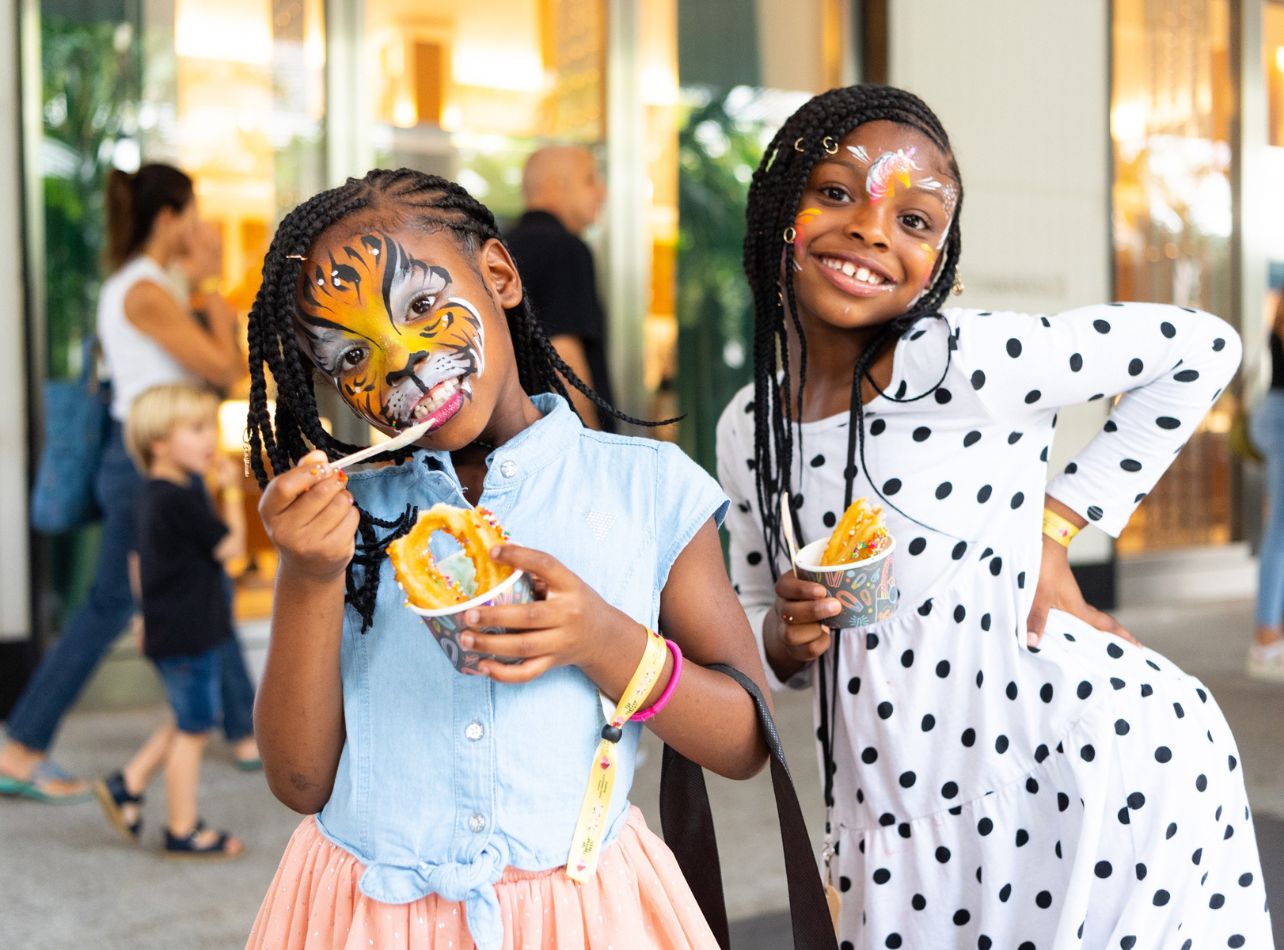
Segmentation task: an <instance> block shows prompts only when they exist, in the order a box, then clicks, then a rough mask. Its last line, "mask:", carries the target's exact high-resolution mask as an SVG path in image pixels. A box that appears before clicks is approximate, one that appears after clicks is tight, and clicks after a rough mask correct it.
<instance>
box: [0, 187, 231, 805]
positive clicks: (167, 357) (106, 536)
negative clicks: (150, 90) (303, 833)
mask: <svg viewBox="0 0 1284 950" xmlns="http://www.w3.org/2000/svg"><path fill="white" fill-rule="evenodd" d="M107 244H108V247H107V262H108V266H109V268H110V269H111V276H109V277H108V278H107V280H106V281H105V282H104V283H103V287H102V292H101V296H100V298H99V305H98V334H99V339H100V341H101V344H102V348H103V352H104V355H105V357H106V363H107V365H108V368H109V369H110V371H111V377H112V385H113V401H112V408H111V415H112V423H111V430H110V432H109V435H108V440H107V445H106V448H105V450H104V453H103V460H102V463H101V465H100V467H99V471H98V474H97V479H96V485H95V489H96V494H97V496H98V501H99V505H100V506H101V508H102V511H103V530H102V541H101V546H100V548H99V555H98V565H97V570H96V573H95V575H94V581H93V585H92V587H91V589H90V593H89V597H88V599H87V600H86V602H85V604H84V605H83V606H82V607H81V608H80V609H79V610H78V611H77V613H76V614H75V616H74V617H72V619H71V621H70V622H69V623H68V624H67V626H66V627H65V628H64V630H63V632H62V635H61V636H60V637H59V638H58V641H57V642H56V643H55V644H54V646H53V648H52V649H51V650H49V652H47V653H46V654H45V655H44V657H43V659H42V660H41V662H40V665H39V666H38V667H37V668H36V671H35V673H34V674H33V675H32V677H31V680H30V681H29V682H28V683H27V685H26V688H25V690H24V691H23V693H22V695H21V696H20V697H19V698H18V702H17V704H16V705H15V706H14V708H13V711H12V713H11V715H10V716H9V720H8V733H9V739H8V741H7V742H5V743H4V745H3V746H2V747H0V794H5V795H16V796H22V797H25V798H31V799H36V800H38V801H46V802H72V801H81V800H84V799H85V798H87V797H88V795H89V786H88V785H87V783H85V782H83V781H79V780H77V779H74V778H72V777H71V776H70V775H68V774H67V773H66V772H64V771H63V770H62V769H60V768H59V767H58V766H57V765H55V764H54V763H53V761H52V760H50V759H49V756H48V749H49V746H50V745H51V744H52V742H53V737H54V733H55V732H56V730H57V728H58V724H59V722H60V721H61V719H62V717H63V714H64V713H65V712H66V711H67V709H68V708H69V707H70V706H71V705H72V703H74V702H75V700H76V697H77V696H78V695H79V694H80V690H81V688H82V687H83V686H84V684H85V682H86V681H87V680H88V679H89V676H90V674H91V673H92V672H93V671H94V668H95V667H96V666H97V665H98V661H99V660H100V659H101V658H102V656H103V654H104V653H105V652H106V651H107V648H108V647H109V646H110V645H111V643H112V641H113V640H115V639H116V637H117V636H118V635H119V634H120V632H121V630H123V629H124V627H125V624H126V623H127V622H128V621H129V618H130V616H131V615H132V614H133V611H134V598H133V594H132V592H131V590H130V585H129V576H128V567H127V565H128V561H129V552H130V551H131V550H133V548H134V500H135V496H136V494H137V491H138V488H139V486H140V485H141V478H140V476H139V474H138V472H137V471H136V470H135V469H134V466H133V463H132V462H131V461H130V460H129V456H128V455H127V454H126V452H125V448H124V443H123V440H122V438H121V423H122V422H123V421H124V419H125V416H126V415H127V413H128V412H129V406H130V404H131V403H132V402H133V400H134V399H135V398H136V397H137V396H138V395H139V394H140V393H141V392H142V391H143V390H144V389H147V388H148V387H151V386H155V385H158V384H160V383H168V382H175V381H178V380H192V381H198V382H199V381H202V380H203V381H204V382H206V383H208V384H210V385H211V386H214V387H216V388H223V387H226V386H228V385H230V384H232V383H233V382H235V381H236V380H238V379H239V378H240V377H241V376H242V375H243V374H244V373H245V357H244V356H243V355H242V354H241V350H240V347H239V345H238V343H237V337H238V328H237V323H236V315H235V313H234V312H233V310H232V308H231V307H230V306H229V305H228V303H227V301H225V300H224V299H223V298H222V297H221V296H219V295H218V294H217V293H208V294H206V295H205V299H204V300H203V301H202V303H201V309H202V311H203V312H204V313H206V314H207V317H208V320H207V323H206V324H204V325H203V324H202V323H201V322H199V321H198V320H197V319H196V317H195V316H194V314H193V313H192V310H191V309H190V307H189V306H188V300H187V299H186V298H185V296H184V294H183V292H182V291H181V290H180V288H179V287H178V286H177V284H176V283H175V282H174V281H173V280H172V279H171V278H170V277H169V276H168V273H167V269H168V268H169V267H171V266H173V265H174V264H175V263H176V262H177V261H178V260H179V259H180V258H182V257H186V258H187V259H188V260H189V261H190V262H191V265H192V266H191V271H192V277H193V279H194V280H195V281H196V282H197V283H198V285H199V284H200V283H201V282H202V281H203V280H204V279H206V278H214V277H217V275H218V273H219V269H220V252H219V246H218V238H217V235H216V234H214V233H212V231H206V230H202V227H201V225H200V224H199V222H198V220H197V215H196V201H195V197H194V194H193V190H192V180H191V179H190V178H189V177H188V176H187V175H185V174H184V173H183V172H181V171H179V170H178V169H177V168H174V167H172V166H169V165H161V164H151V165H144V166H143V167H142V168H140V169H139V170H138V171H137V172H136V173H134V174H128V173H126V172H121V171H112V172H111V173H110V175H109V177H108V181H107ZM246 688H248V679H245V682H244V683H243V684H242V691H244V689H246ZM245 741H246V743H248V744H250V745H251V747H252V739H246V740H245Z"/></svg>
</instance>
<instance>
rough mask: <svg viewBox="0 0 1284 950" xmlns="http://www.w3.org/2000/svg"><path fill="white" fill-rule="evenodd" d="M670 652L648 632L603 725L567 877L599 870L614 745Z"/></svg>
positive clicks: (580, 876) (612, 776) (612, 784)
mask: <svg viewBox="0 0 1284 950" xmlns="http://www.w3.org/2000/svg"><path fill="white" fill-rule="evenodd" d="M668 656H669V651H668V649H667V648H666V647H665V645H664V638H663V637H662V636H660V635H659V634H658V633H656V632H655V631H654V630H647V632H646V649H645V650H644V651H643V652H642V659H641V661H640V662H639V663H638V668H637V669H636V670H634V672H633V678H632V679H630V680H629V685H628V686H626V687H625V688H624V693H623V694H622V695H621V696H620V702H619V704H618V705H617V706H616V707H615V714H614V715H613V716H611V721H610V722H608V723H607V724H606V725H605V726H603V727H602V741H600V742H599V743H598V744H597V751H596V752H594V753H593V765H592V768H591V771H590V772H589V778H588V787H587V788H586V789H585V790H584V804H582V805H581V806H580V817H579V821H577V822H576V823H575V836H574V838H572V839H571V853H570V855H569V856H568V857H567V859H566V876H567V877H569V878H570V879H571V880H572V881H578V882H580V883H581V884H583V883H584V882H585V881H587V880H589V879H590V878H591V877H593V875H594V874H596V873H597V859H598V854H599V852H600V851H601V848H602V827H603V825H604V824H605V822H606V816H607V813H608V812H609V811H610V810H611V791H612V790H613V789H614V788H615V771H616V770H615V747H616V744H617V743H618V742H619V741H620V736H621V735H622V730H623V727H624V724H625V723H626V722H628V721H629V719H630V718H632V716H633V714H634V713H635V712H637V711H638V710H639V709H641V708H642V704H643V703H644V702H646V698H647V697H648V696H650V695H651V690H652V689H654V688H655V684H656V681H657V680H658V679H659V678H660V674H661V673H662V672H664V661H665V660H666V659H667V658H668Z"/></svg>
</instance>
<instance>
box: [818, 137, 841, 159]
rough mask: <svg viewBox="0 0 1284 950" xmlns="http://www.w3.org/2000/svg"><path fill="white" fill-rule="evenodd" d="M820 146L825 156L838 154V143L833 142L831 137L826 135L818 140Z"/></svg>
mask: <svg viewBox="0 0 1284 950" xmlns="http://www.w3.org/2000/svg"><path fill="white" fill-rule="evenodd" d="M820 144H821V145H822V146H823V147H824V149H825V154H826V155H837V154H838V143H837V142H835V141H834V140H833V138H832V137H830V136H828V135H826V136H825V137H824V138H823V139H821V140H820Z"/></svg>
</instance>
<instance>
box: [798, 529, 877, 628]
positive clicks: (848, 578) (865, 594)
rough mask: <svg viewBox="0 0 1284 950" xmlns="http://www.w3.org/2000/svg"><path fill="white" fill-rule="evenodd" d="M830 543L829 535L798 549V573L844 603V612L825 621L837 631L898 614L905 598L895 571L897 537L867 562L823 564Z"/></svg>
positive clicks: (865, 625)
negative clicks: (900, 603) (893, 559)
mask: <svg viewBox="0 0 1284 950" xmlns="http://www.w3.org/2000/svg"><path fill="white" fill-rule="evenodd" d="M828 544H829V538H821V539H820V540H819V541H813V542H812V543H811V544H809V545H807V546H806V547H804V548H803V549H802V550H801V551H799V552H798V558H797V565H798V576H799V577H801V578H802V579H803V580H806V581H813V582H814V583H817V584H820V585H821V586H822V587H824V588H825V590H827V591H828V592H829V596H830V597H833V598H834V599H836V600H837V601H838V602H839V603H840V604H842V607H843V609H842V611H841V612H840V613H838V614H836V615H835V616H833V617H827V618H826V619H824V620H822V621H821V623H822V624H824V625H825V626H826V627H831V628H832V629H835V630H844V629H846V628H848V627H868V626H869V625H870V624H873V623H878V622H879V621H880V620H886V619H887V618H889V617H890V616H891V615H892V614H893V613H895V612H896V603H897V601H899V600H900V597H901V592H900V590H899V589H897V587H896V575H895V573H894V572H893V570H892V553H893V552H894V551H895V550H896V539H895V538H888V545H887V547H886V548H884V549H883V550H882V551H879V552H878V553H877V554H875V555H873V556H872V557H868V558H866V559H865V560H863V561H853V562H852V563H850V564H826V565H822V564H821V563H820V559H821V557H822V556H823V555H824V553H825V547H826V546H827V545H828Z"/></svg>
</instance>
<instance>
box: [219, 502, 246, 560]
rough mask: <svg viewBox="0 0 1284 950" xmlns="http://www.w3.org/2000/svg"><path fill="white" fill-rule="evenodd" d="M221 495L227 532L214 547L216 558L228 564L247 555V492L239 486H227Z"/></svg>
mask: <svg viewBox="0 0 1284 950" xmlns="http://www.w3.org/2000/svg"><path fill="white" fill-rule="evenodd" d="M220 496H221V499H222V503H223V505H222V507H223V523H224V524H225V525H227V534H225V535H224V536H223V540H222V541H220V542H219V543H218V544H217V545H216V546H215V547H214V560H216V561H219V562H221V563H223V564H226V563H227V562H228V561H233V560H235V559H236V558H238V557H244V556H245V533H246V531H245V507H244V505H245V493H244V492H243V491H242V490H241V489H240V488H239V487H237V488H225V489H223V491H222V492H221V493H220Z"/></svg>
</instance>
